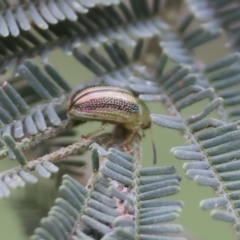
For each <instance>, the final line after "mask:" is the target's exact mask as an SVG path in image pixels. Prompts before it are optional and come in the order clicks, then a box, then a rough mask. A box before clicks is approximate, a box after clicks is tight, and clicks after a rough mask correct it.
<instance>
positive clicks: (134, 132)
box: [123, 128, 141, 154]
mask: <svg viewBox="0 0 240 240" xmlns="http://www.w3.org/2000/svg"><path fill="white" fill-rule="evenodd" d="M138 129H139V128H134V129H133V131H132V133H131V135H130V136H129V137H128V138H127V139H126V140H125V141H124V142H123V147H124V150H125V151H126V152H128V153H130V154H132V150H131V148H130V146H129V145H130V143H131V142H132V140H133V138H134V136H135V135H137V136H138V137H139V138H140V140H141V135H140V134H139V133H138Z"/></svg>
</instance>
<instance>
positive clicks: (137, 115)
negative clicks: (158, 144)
mask: <svg viewBox="0 0 240 240" xmlns="http://www.w3.org/2000/svg"><path fill="white" fill-rule="evenodd" d="M68 115H69V117H70V118H72V119H75V120H80V121H83V122H86V121H94V120H95V121H101V122H102V126H101V127H100V128H99V129H97V130H96V131H94V132H91V133H89V134H87V135H85V136H83V138H85V139H86V138H89V137H91V136H93V135H95V134H96V133H98V132H100V131H101V130H103V129H104V125H105V124H106V123H112V124H120V125H122V126H123V127H125V128H126V129H128V130H130V131H132V134H131V135H130V136H129V137H128V138H127V139H126V140H125V142H124V143H123V146H124V148H125V150H127V151H128V152H129V151H130V149H129V147H128V144H129V143H130V142H131V141H132V138H133V136H134V134H137V133H138V131H139V129H147V128H150V127H151V118H150V111H149V109H148V107H147V106H146V104H145V103H144V102H143V101H142V100H140V99H138V98H136V97H135V96H134V95H133V93H132V92H130V91H128V90H127V89H125V88H121V87H114V86H91V87H87V88H84V89H83V90H80V91H78V92H76V93H75V94H74V95H73V96H72V98H71V100H70V103H69V107H68ZM152 145H153V153H154V163H155V162H156V149H155V145H154V143H153V141H152Z"/></svg>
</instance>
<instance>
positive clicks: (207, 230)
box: [0, 36, 235, 240]
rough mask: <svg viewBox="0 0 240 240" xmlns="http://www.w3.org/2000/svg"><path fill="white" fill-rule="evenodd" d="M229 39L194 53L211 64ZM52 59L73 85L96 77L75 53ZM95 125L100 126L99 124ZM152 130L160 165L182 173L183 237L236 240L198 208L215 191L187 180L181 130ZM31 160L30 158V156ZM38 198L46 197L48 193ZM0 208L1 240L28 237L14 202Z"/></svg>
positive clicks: (5, 163) (155, 107)
mask: <svg viewBox="0 0 240 240" xmlns="http://www.w3.org/2000/svg"><path fill="white" fill-rule="evenodd" d="M226 42H227V39H226V37H225V36H222V38H221V39H217V40H214V41H212V42H211V43H208V44H206V45H204V46H200V47H198V48H197V49H196V51H195V53H194V54H195V55H196V57H197V59H198V60H199V61H200V62H199V63H200V64H202V63H204V64H208V63H211V62H213V61H215V60H217V59H219V58H221V57H223V56H225V55H226V54H227V53H228V49H227V48H226V47H225V43H226ZM81 49H82V48H81ZM49 61H50V62H51V63H52V64H53V65H54V66H55V67H56V68H57V70H58V71H59V72H60V74H62V75H63V76H64V77H65V78H66V79H67V80H68V81H69V82H71V83H72V84H73V85H74V86H76V85H79V84H81V82H83V81H85V80H87V79H89V78H92V77H93V74H91V73H90V72H89V71H88V70H87V69H85V68H84V67H82V66H80V64H79V63H78V62H77V61H76V60H75V59H74V58H73V57H72V56H65V55H63V53H62V52H60V51H54V53H53V54H51V56H50V59H49ZM36 62H38V61H36ZM206 103H207V102H206V101H202V102H200V103H199V104H198V107H197V108H196V107H194V108H188V109H187V111H186V110H184V112H183V115H184V116H189V115H193V114H196V113H198V112H200V111H201V110H202V109H203V107H204V106H205V105H206ZM148 105H149V107H150V110H151V112H152V113H162V114H163V113H167V112H166V110H165V109H164V108H163V106H162V105H161V104H160V103H150V104H148ZM95 125H96V126H98V125H99V124H95ZM95 125H94V127H95ZM87 126H88V128H86V127H85V125H84V129H85V131H82V129H80V132H81V134H84V133H86V132H88V131H89V127H91V129H92V128H93V123H89V124H88V125H87ZM153 133H154V140H155V142H156V146H157V155H158V165H161V166H165V165H174V166H176V167H177V169H178V174H179V175H181V176H182V182H181V183H180V187H181V191H180V192H179V193H178V194H177V195H174V196H173V197H171V198H172V199H178V200H182V201H184V202H185V207H184V209H183V211H182V213H181V215H180V217H179V219H178V220H177V222H179V223H180V224H182V226H183V227H184V232H183V234H182V236H184V237H186V238H187V239H191V240H218V239H220V240H225V239H227V240H232V239H235V237H234V233H233V231H232V229H231V226H230V225H228V224H227V223H223V222H219V221H216V220H213V219H211V217H210V215H209V212H204V211H202V210H201V209H200V208H199V202H200V201H201V200H202V199H205V198H211V197H214V196H215V194H214V191H213V190H212V189H210V188H207V187H200V186H198V185H197V184H196V183H195V182H193V181H191V180H188V179H187V178H186V177H185V173H184V171H183V169H182V165H183V163H184V161H181V160H177V159H175V158H174V157H173V155H172V154H171V153H170V149H171V148H172V147H173V146H181V145H185V142H184V140H183V138H182V136H180V134H179V132H177V131H173V130H169V129H164V128H160V127H157V126H155V125H154V126H153ZM149 135H150V134H149V131H146V138H144V141H143V156H144V157H143V159H144V162H143V166H151V164H152V147H151V141H150V136H149ZM29 160H31V157H30V158H29ZM15 165H16V163H15V162H11V161H9V160H2V161H1V164H0V170H1V171H2V170H4V169H8V168H10V167H13V166H15ZM89 174H90V172H89ZM20 190H21V189H20ZM20 190H13V191H15V195H17V194H19V191H20ZM39 197H42V198H44V197H45V196H39ZM171 198H170V199H171ZM168 199H169V198H168ZM0 209H1V214H0V226H1V227H0V229H1V240H2V239H4V240H5V239H6V240H23V239H27V238H26V237H24V234H23V230H22V227H21V221H22V220H24V219H20V218H18V217H17V214H16V209H13V208H12V207H11V205H9V204H8V200H5V199H3V200H0Z"/></svg>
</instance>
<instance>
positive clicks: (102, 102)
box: [74, 97, 139, 114]
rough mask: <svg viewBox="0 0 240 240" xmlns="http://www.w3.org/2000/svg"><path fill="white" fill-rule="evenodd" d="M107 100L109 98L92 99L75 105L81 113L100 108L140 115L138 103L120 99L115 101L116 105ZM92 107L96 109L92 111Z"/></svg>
mask: <svg viewBox="0 0 240 240" xmlns="http://www.w3.org/2000/svg"><path fill="white" fill-rule="evenodd" d="M106 99H107V98H104V97H102V98H98V99H90V100H88V101H86V102H84V103H80V104H78V105H74V108H78V109H80V111H82V110H83V111H86V110H90V111H94V110H95V109H98V108H107V109H110V110H120V111H123V112H127V113H133V114H136V113H139V107H138V105H137V104H136V103H133V102H127V101H124V100H122V99H120V98H117V99H114V101H116V100H117V102H116V103H114V102H113V103H106ZM117 103H118V104H117ZM81 105H82V106H81ZM92 107H94V109H91V108H92Z"/></svg>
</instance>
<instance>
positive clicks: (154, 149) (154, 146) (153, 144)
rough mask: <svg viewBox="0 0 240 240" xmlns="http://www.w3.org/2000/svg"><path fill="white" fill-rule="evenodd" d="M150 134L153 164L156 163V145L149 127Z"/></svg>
mask: <svg viewBox="0 0 240 240" xmlns="http://www.w3.org/2000/svg"><path fill="white" fill-rule="evenodd" d="M149 131H150V134H151V140H152V148H153V164H156V163H157V151H156V145H155V142H154V140H153V133H152V128H149Z"/></svg>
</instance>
